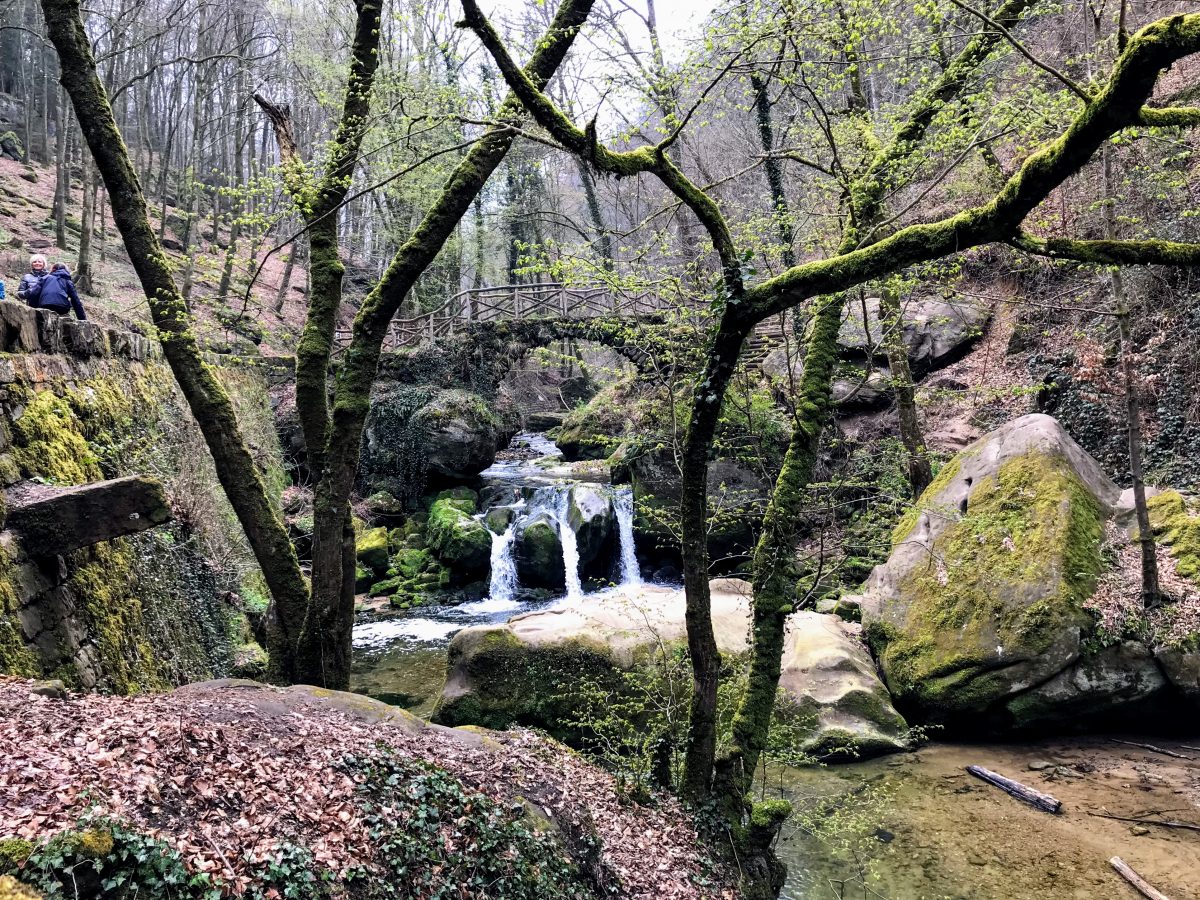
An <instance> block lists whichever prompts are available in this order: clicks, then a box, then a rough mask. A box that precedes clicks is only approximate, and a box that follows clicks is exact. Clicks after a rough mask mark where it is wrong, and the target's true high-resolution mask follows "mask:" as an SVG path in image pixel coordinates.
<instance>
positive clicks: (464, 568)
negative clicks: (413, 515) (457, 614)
mask: <svg viewBox="0 0 1200 900" xmlns="http://www.w3.org/2000/svg"><path fill="white" fill-rule="evenodd" d="M474 512H475V501H474V500H473V499H456V498H454V497H442V498H441V499H439V500H437V501H436V502H435V503H434V504H433V506H432V507H431V508H430V510H429V521H428V523H427V524H426V526H425V529H426V539H427V540H428V542H429V546H430V548H431V549H432V550H433V552H434V553H435V554H436V555H437V557H438V559H439V560H440V561H441V562H442V563H443V564H444V565H446V566H447V567H448V568H450V569H451V571H452V572H453V574H454V576H455V578H456V580H457V581H459V582H460V583H463V582H467V581H470V580H472V579H473V578H475V577H476V576H478V575H480V574H482V573H483V572H485V571H486V570H487V567H488V564H489V562H490V560H491V553H492V535H491V532H489V531H488V529H487V526H486V525H484V524H483V522H481V521H479V520H478V519H476V518H475V517H474V516H473V513H474Z"/></svg>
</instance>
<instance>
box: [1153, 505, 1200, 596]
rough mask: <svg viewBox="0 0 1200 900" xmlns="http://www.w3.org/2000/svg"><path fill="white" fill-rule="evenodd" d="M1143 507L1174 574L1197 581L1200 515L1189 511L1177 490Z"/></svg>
mask: <svg viewBox="0 0 1200 900" xmlns="http://www.w3.org/2000/svg"><path fill="white" fill-rule="evenodd" d="M1146 505H1147V506H1148V507H1149V511H1150V524H1151V526H1152V527H1153V528H1154V535H1155V537H1157V538H1158V540H1159V543H1161V544H1163V545H1164V546H1165V547H1167V549H1168V550H1170V552H1171V556H1172V557H1173V558H1174V560H1175V571H1176V572H1178V573H1179V574H1180V575H1182V576H1184V577H1185V578H1191V579H1193V580H1196V581H1200V513H1194V512H1192V511H1191V510H1189V509H1188V506H1187V503H1186V502H1185V501H1184V499H1183V497H1182V496H1181V495H1180V494H1179V493H1178V492H1177V491H1164V492H1163V493H1161V494H1158V495H1157V496H1154V497H1151V498H1150V499H1149V500H1148V501H1147V503H1146Z"/></svg>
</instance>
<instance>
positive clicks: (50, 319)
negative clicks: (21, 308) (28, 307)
mask: <svg viewBox="0 0 1200 900" xmlns="http://www.w3.org/2000/svg"><path fill="white" fill-rule="evenodd" d="M37 323H38V340H39V341H41V344H42V352H43V353H62V352H63V333H62V316H60V315H59V314H58V313H52V312H50V311H49V310H46V309H39V310H37Z"/></svg>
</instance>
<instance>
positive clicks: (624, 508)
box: [613, 487, 642, 587]
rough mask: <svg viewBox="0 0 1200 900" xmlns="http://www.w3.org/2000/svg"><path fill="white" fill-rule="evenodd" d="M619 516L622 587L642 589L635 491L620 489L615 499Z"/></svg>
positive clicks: (615, 509) (618, 532)
mask: <svg viewBox="0 0 1200 900" xmlns="http://www.w3.org/2000/svg"><path fill="white" fill-rule="evenodd" d="M613 510H614V511H615V512H616V515H617V536H618V538H620V541H621V587H640V586H641V584H642V569H641V566H639V565H638V560H637V549H636V548H635V547H634V543H633V490H632V489H631V488H628V487H627V488H619V489H618V490H617V492H616V496H615V497H613Z"/></svg>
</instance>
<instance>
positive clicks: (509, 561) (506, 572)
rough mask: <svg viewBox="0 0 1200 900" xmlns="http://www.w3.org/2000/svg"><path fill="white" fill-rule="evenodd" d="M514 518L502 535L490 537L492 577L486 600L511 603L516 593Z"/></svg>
mask: <svg viewBox="0 0 1200 900" xmlns="http://www.w3.org/2000/svg"><path fill="white" fill-rule="evenodd" d="M516 536H517V527H516V516H515V515H514V516H513V520H512V521H511V522H509V523H508V528H506V529H505V530H504V533H503V534H493V535H492V575H491V580H490V582H489V584H488V599H489V600H494V601H496V602H498V603H511V602H513V597H515V596H516V593H517V561H516V559H515V558H514V556H513V543H514V541H515V540H516Z"/></svg>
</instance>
